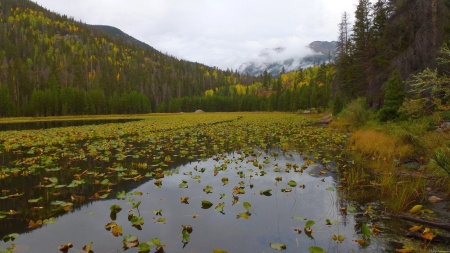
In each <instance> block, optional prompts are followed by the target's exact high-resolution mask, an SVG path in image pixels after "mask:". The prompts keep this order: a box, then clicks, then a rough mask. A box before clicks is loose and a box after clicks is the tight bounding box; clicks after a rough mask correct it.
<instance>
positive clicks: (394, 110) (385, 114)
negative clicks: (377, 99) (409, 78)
mask: <svg viewBox="0 0 450 253" xmlns="http://www.w3.org/2000/svg"><path fill="white" fill-rule="evenodd" d="M384 89H385V96H384V104H383V107H381V109H380V112H379V117H380V120H381V121H388V120H394V119H396V118H398V116H399V115H398V109H399V108H400V106H401V105H402V104H403V99H404V97H405V87H404V84H403V82H402V81H401V80H400V77H399V74H398V70H395V71H394V72H393V73H392V76H391V78H389V80H388V81H387V82H386V83H385V84H384Z"/></svg>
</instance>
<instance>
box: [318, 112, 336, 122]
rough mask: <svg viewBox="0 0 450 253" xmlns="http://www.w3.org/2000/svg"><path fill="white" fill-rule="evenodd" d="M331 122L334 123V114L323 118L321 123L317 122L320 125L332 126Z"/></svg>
mask: <svg viewBox="0 0 450 253" xmlns="http://www.w3.org/2000/svg"><path fill="white" fill-rule="evenodd" d="M331 121H333V115H332V114H328V115H326V116H324V117H322V118H321V119H320V120H319V122H317V123H318V124H330V123H331Z"/></svg>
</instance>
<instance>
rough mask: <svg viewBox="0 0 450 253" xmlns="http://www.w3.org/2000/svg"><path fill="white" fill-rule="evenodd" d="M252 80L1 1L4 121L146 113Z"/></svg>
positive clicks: (112, 31) (23, 1)
mask: <svg viewBox="0 0 450 253" xmlns="http://www.w3.org/2000/svg"><path fill="white" fill-rule="evenodd" d="M252 79H254V78H251V79H249V80H247V79H246V78H245V77H241V76H240V75H237V74H236V73H232V72H225V71H221V70H219V69H216V68H211V67H208V66H205V65H203V64H198V63H192V62H188V61H183V60H179V59H176V58H174V57H170V56H168V55H165V54H162V53H160V52H159V51H157V50H155V49H154V48H152V47H151V46H148V45H146V44H144V43H142V42H140V41H138V40H136V39H134V38H132V37H131V36H129V35H126V34H125V33H123V32H121V31H120V30H119V29H117V28H113V27H107V26H91V25H86V24H83V23H80V22H76V21H74V20H73V19H70V18H67V16H61V15H59V14H56V13H52V12H50V11H48V10H46V9H44V8H42V7H40V6H39V5H37V4H35V3H33V2H31V1H28V0H15V1H2V2H1V3H0V98H2V102H0V116H2V115H62V114H86V113H133V112H147V111H148V109H149V108H148V107H149V106H151V107H152V108H157V107H160V106H161V105H163V104H164V103H168V101H169V100H170V98H172V97H182V96H194V95H200V94H203V93H204V91H205V90H207V89H213V88H216V87H219V86H223V85H228V84H235V83H242V84H246V83H249V82H250V81H251V80H252ZM135 101H138V102H139V103H138V102H135ZM132 102H135V103H138V104H135V105H130V106H128V104H130V103H131V104H133V103H132ZM126 107H129V108H128V109H126ZM133 108H140V109H137V110H135V109H133Z"/></svg>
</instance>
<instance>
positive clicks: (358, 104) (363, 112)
mask: <svg viewBox="0 0 450 253" xmlns="http://www.w3.org/2000/svg"><path fill="white" fill-rule="evenodd" d="M341 115H342V117H343V118H345V119H346V120H347V121H348V122H349V123H350V124H351V125H352V126H354V127H356V128H360V127H362V126H364V125H365V124H366V123H367V122H368V121H369V120H370V119H371V118H372V117H373V111H371V110H369V109H368V108H367V103H366V99H365V98H358V99H355V100H353V101H351V102H350V103H349V104H348V105H347V106H346V107H345V108H344V110H343V111H342V113H341Z"/></svg>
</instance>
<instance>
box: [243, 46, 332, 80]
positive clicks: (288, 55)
mask: <svg viewBox="0 0 450 253" xmlns="http://www.w3.org/2000/svg"><path fill="white" fill-rule="evenodd" d="M336 46H337V42H336V41H331V42H329V41H314V42H311V43H310V44H309V45H308V46H306V50H305V52H295V51H293V50H290V49H289V48H285V47H276V48H270V49H269V48H266V49H264V50H262V51H261V52H260V54H259V55H258V58H257V59H255V60H253V61H250V62H246V63H244V64H242V65H241V66H240V67H239V69H238V71H239V72H240V73H242V74H248V75H251V76H258V75H260V74H262V73H263V72H264V70H267V72H268V73H270V74H271V75H272V76H278V75H279V74H280V73H281V71H282V69H283V67H284V69H285V71H294V70H298V69H303V68H307V67H310V66H314V65H320V64H321V63H325V62H328V61H329V60H330V59H334V58H335V55H336ZM293 55H296V56H293Z"/></svg>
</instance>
